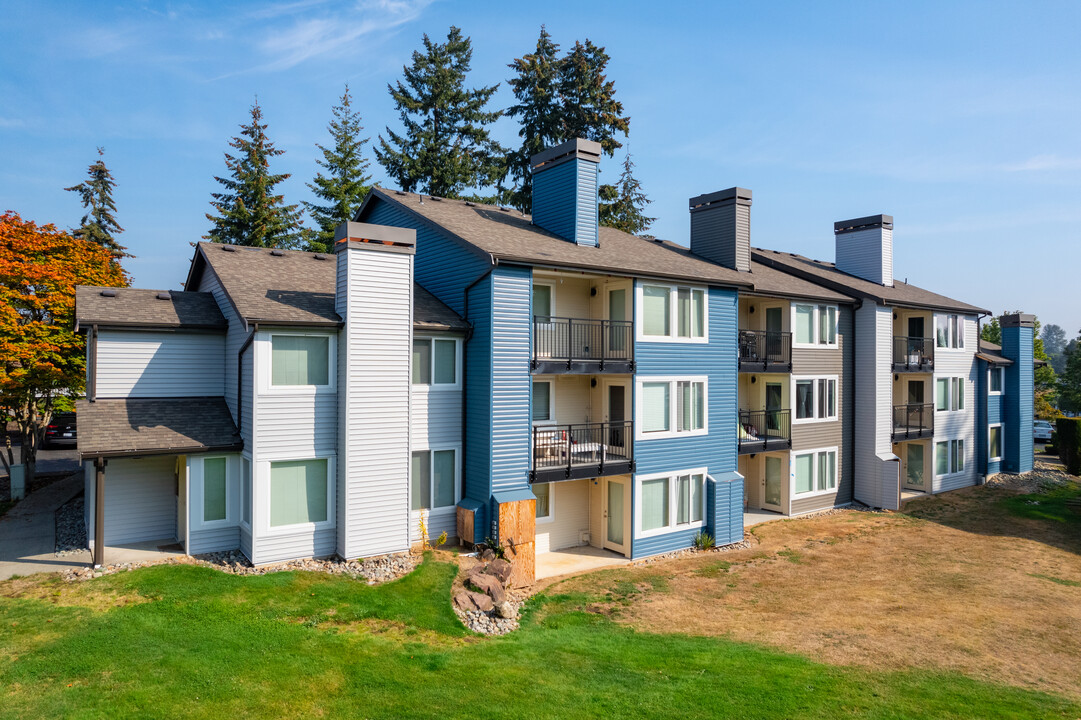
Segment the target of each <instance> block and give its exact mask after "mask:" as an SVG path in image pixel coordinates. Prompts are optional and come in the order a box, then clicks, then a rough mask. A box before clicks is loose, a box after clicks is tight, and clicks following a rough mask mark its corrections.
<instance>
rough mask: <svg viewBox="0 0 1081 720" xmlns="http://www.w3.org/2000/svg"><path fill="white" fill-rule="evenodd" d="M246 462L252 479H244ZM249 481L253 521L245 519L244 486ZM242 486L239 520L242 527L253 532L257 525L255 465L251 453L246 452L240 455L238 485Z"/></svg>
mask: <svg viewBox="0 0 1081 720" xmlns="http://www.w3.org/2000/svg"><path fill="white" fill-rule="evenodd" d="M244 461H247V463H248V472H249V473H250V474H251V477H248V478H245V477H244ZM245 481H247V486H248V491H249V492H250V493H251V496H250V497H249V498H248V502H249V503H250V504H249V509H250V510H251V515H252V517H251V521H248V520H245V519H244V485H245ZM237 484H238V485H239V486H240V518H239V520H238V522H239V524H240V527H242V528H245V529H246V530H247V531H248V532H251V530H252V527H253V526H254V525H255V464H254V463H252V459H251V452H249V451H247V450H245V451H244V452H242V453H241V454H240V479H239V481H238V483H237Z"/></svg>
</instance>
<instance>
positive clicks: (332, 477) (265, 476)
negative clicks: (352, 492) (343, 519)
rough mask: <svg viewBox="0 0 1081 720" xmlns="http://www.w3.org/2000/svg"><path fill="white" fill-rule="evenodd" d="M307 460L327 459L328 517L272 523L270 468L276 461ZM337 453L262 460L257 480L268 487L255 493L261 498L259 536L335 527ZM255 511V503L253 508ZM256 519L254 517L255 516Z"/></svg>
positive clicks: (259, 464) (290, 533)
mask: <svg viewBox="0 0 1081 720" xmlns="http://www.w3.org/2000/svg"><path fill="white" fill-rule="evenodd" d="M305 460H326V461H327V519H326V520H323V521H321V522H308V523H296V524H294V525H278V526H277V527H275V526H273V525H271V524H270V503H271V497H270V495H271V490H270V469H271V466H272V465H273V464H274V463H284V462H302V461H305ZM337 460H338V458H337V455H336V454H335V453H333V452H330V453H314V454H311V455H305V456H303V457H278V458H274V459H273V460H261V461H259V463H258V466H259V470H258V478H257V480H256V481H255V483H256V484H257V485H261V486H262V487H264V488H265V489H266V492H265V493H262V492H261V493H253V495H254V496H255V497H258V498H259V501H258V507H259V509H260V511H261V512H260V513H259V516H260V519H259V523H258V526H259V537H267V536H275V537H277V536H281V535H296V534H300V533H306V532H316V531H319V530H326V529H329V528H332V527H334V524H335V515H334V511H335V510H334V508H335V502H336V500H337V497H336V493H335V487H334V483H335V482H336V480H337ZM252 512H253V513H254V512H255V510H254V505H253V508H252ZM253 519H254V518H253Z"/></svg>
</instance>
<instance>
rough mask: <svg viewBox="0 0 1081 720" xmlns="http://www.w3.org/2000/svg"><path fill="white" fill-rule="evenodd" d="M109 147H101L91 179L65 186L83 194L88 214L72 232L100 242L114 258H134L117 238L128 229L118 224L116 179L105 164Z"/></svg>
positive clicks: (80, 194) (91, 170)
mask: <svg viewBox="0 0 1081 720" xmlns="http://www.w3.org/2000/svg"><path fill="white" fill-rule="evenodd" d="M104 156H105V148H101V147H99V148H98V159H97V160H96V161H95V162H93V163H91V164H90V167H89V168H88V169H87V171H86V172H87V175H89V176H90V178H89V179H88V180H85V181H84V182H81V183H79V184H78V185H73V186H72V187H69V188H64V189H65V190H67V191H68V192H75V193H79V197H80V199H81V201H82V204H83V207H84V208H86V210H87V213H86V214H85V215H83V219H82V221H81V222H82V225H80V226H79V227H77V228H75V229H73V230H72V234H73V235H74V236H75V237H77V238H79V239H81V240H89V241H90V242H93V243H97V244H98V245H101V246H102V247H103V248H105V249H106V250H108V251H109V252H111V253H112V254H113V257H114V258H116V259H118V260H119V259H120V258H122V257H132V255H131V254H130V253H128V252H127V248H126V247H124V246H123V245H121V244H120V243H118V242H117V241H116V236H117V235H119V234H120V233H122V232H124V228H122V227H120V224H119V223H117V221H116V217H115V216H114V213H116V203H115V202H113V188H114V187H116V181H115V180H113V174H112V173H111V172H109V168H107V167H105V160H104V159H103V158H104Z"/></svg>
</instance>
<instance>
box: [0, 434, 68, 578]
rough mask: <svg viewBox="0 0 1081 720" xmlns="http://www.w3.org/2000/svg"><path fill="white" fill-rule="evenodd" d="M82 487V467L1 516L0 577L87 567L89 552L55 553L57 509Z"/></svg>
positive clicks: (30, 495) (25, 499) (32, 494)
mask: <svg viewBox="0 0 1081 720" xmlns="http://www.w3.org/2000/svg"><path fill="white" fill-rule="evenodd" d="M61 452H63V451H61ZM39 467H40V466H39ZM82 490H83V473H82V471H81V470H79V471H78V472H75V473H73V474H72V475H70V476H68V477H66V478H64V479H63V480H58V481H56V482H54V483H52V484H50V485H47V486H45V487H43V488H42V489H40V490H38V491H37V492H33V493H30V494H29V495H27V496H26V498H24V499H23V500H21V501H20V502H19V503H18V504H17V505H15V507H13V508H11V510H9V511H8V512H7V514H6V515H4V516H3V517H0V580H7V579H8V578H10V577H11V576H12V575H30V574H32V573H38V572H57V571H59V570H66V569H68V568H79V567H86V565H87V563H89V562H90V553H88V552H82V553H72V554H71V555H65V556H63V557H57V556H56V554H55V551H56V511H57V510H58V509H59V508H60V506H61V505H63V504H64V503H66V502H68V501H69V500H71V499H72V498H73V497H75V496H76V495H78V494H79V493H80V492H82Z"/></svg>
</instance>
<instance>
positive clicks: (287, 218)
mask: <svg viewBox="0 0 1081 720" xmlns="http://www.w3.org/2000/svg"><path fill="white" fill-rule="evenodd" d="M262 120H263V110H262V108H260V107H259V100H258V99H256V101H255V104H254V105H252V107H251V123H250V124H248V125H241V126H240V128H241V130H240V136H239V137H234V138H233V139H232V140H231V141H230V142H229V146H230V147H232V148H234V149H236V151H237V156H236V157H234V156H233V155H230V154H229V153H225V167H226V168H227V169H228V170H229V177H215V178H214V179H215V180H217V181H218V182H219V183H221V185H222V187H223V188H224V190H223V191H222V192H218V193H211V197H212V198H214V199H213V200H211V201H210V204H211V206H213V208H214V210H215V211H217V215H211V214H210V213H207V215H206V218H207V220H210V221H211V222H212V223H213V227H211V228H210V231H209V232H208V233H207V234H206V235H204V236H203V238H204V239H205V240H210V241H211V242H216V243H225V244H227V245H250V246H252V247H272V248H295V247H297V245H298V244H299V242H300V236H301V230H302V228H301V224H300V211H299V210H298V209H297V206H296V205H286V204H285V200H284V197H283V196H282V195H275V194H274V186H275V185H277V184H278V183H280V182H282V181H283V180H287V179H288V178H289V177H290V176H289V174H288V173H280V174H277V175H274V174H271V172H270V158H272V157H276V156H278V155H281V154H283V153H284V152H285V151H284V150H278V149H277V148H275V147H274V144H273V143H272V142H270V139H269V138H267V136H266V129H267V125H266V123H263V122H262Z"/></svg>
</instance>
